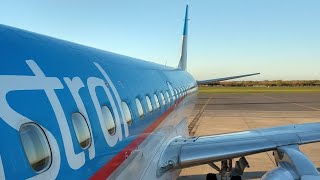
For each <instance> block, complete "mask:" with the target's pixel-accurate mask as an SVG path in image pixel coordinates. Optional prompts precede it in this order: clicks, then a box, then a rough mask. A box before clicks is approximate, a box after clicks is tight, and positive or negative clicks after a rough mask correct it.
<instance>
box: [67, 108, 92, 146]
mask: <svg viewBox="0 0 320 180" xmlns="http://www.w3.org/2000/svg"><path fill="white" fill-rule="evenodd" d="M71 118H72V124H73V127H74V131H75V132H76V136H77V139H78V143H79V144H80V146H81V147H82V148H83V149H87V148H88V147H89V146H90V144H91V135H90V130H89V127H88V124H87V121H86V119H85V118H84V117H83V115H82V114H80V113H73V114H72V117H71Z"/></svg>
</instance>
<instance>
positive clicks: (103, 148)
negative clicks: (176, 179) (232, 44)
mask: <svg viewBox="0 0 320 180" xmlns="http://www.w3.org/2000/svg"><path fill="white" fill-rule="evenodd" d="M0 50H1V51H0V60H1V66H0V129H1V131H0V135H1V140H2V145H1V148H0V179H62V178H63V179H68V178H70V179H89V178H91V179H107V178H109V179H114V178H119V179H125V178H129V179H156V178H164V179H166V178H168V177H170V178H172V177H173V176H176V175H177V174H178V172H175V171H173V172H170V173H167V174H166V175H164V176H161V177H158V176H157V172H156V170H157V168H156V167H157V163H158V160H159V157H160V153H161V150H162V149H163V148H164V147H165V146H166V145H167V144H168V143H169V141H170V140H171V139H172V138H173V137H176V136H186V135H187V120H186V117H188V115H189V113H190V112H191V110H192V108H193V106H194V101H195V98H196V92H197V83H196V81H195V80H194V78H193V77H192V76H191V75H190V74H189V73H188V72H186V71H183V70H181V69H176V68H170V67H167V66H163V65H158V64H155V63H151V62H147V61H141V60H138V59H134V58H130V57H127V56H121V55H118V54H114V53H110V52H106V51H102V50H98V49H94V48H90V47H86V46H82V45H78V44H74V43H70V42H67V41H63V40H58V39H54V38H50V37H47V36H43V35H39V34H35V33H30V32H27V31H23V30H19V29H15V28H11V27H7V26H3V25H1V26H0ZM168 84H170V85H168ZM167 92H168V95H169V97H168V96H167ZM162 95H163V96H164V102H163V101H162V97H161V96H162ZM155 96H156V97H157V98H155ZM146 98H149V99H150V100H151V106H152V110H150V107H149V106H148V100H147V99H146ZM136 99H139V100H140V101H141V105H142V109H143V116H141V112H139V108H138V107H137V104H136ZM169 101H170V102H169ZM123 102H124V103H126V104H127V105H128V107H129V111H130V114H131V119H132V121H131V122H130V123H128V122H127V120H126V118H127V114H128V112H127V111H126V110H124V109H123V106H122V103H123ZM157 104H159V105H160V106H158V105H157ZM102 107H108V109H109V110H110V112H111V114H112V117H113V122H114V125H115V129H114V132H113V133H111V134H110V133H109V132H108V129H107V128H106V126H108V124H106V122H105V120H104V118H105V117H104V115H105V114H104V112H103V111H102ZM75 113H79V114H81V115H82V117H83V118H84V119H85V122H86V125H87V126H86V128H88V130H87V132H89V135H88V136H89V139H88V145H87V146H86V147H83V146H82V145H83V144H79V137H80V138H81V135H80V136H79V134H77V133H78V132H77V130H78V129H79V127H77V125H75V124H74V123H73V120H72V117H73V115H74V114H75ZM30 124H31V125H32V126H36V127H38V129H39V128H40V132H41V133H43V134H44V137H45V141H47V144H48V147H46V146H44V145H42V144H41V143H40V145H38V144H36V143H37V140H36V139H33V141H30V142H34V143H33V144H30V143H29V144H28V143H26V142H24V141H25V139H26V138H28V137H34V135H33V136H28V137H27V136H25V135H24V134H21V133H22V131H23V133H28V131H25V130H24V129H26V128H25V127H27V125H30ZM80 129H81V128H80ZM84 131H86V130H84ZM42 141H43V140H42ZM42 141H39V142H42ZM42 143H43V142H42ZM44 143H46V142H44ZM26 148H33V150H34V152H38V151H39V153H38V154H37V153H33V154H32V153H29V154H28V152H29V150H28V149H26ZM36 148H40V149H39V150H37V149H36ZM48 148H49V149H48ZM43 149H45V150H46V151H47V152H48V155H47V156H48V157H47V156H46V158H45V161H46V163H47V165H46V166H43V167H42V166H40V165H39V163H43V161H41V162H40V161H39V162H36V163H38V164H37V165H34V166H32V164H31V163H32V161H35V159H36V158H37V156H39V154H44V153H42V151H43ZM44 152H45V151H44ZM40 159H41V158H40ZM36 163H35V164H36ZM35 168H36V169H35ZM37 168H38V169H37ZM41 168H43V169H41Z"/></svg>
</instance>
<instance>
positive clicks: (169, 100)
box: [166, 91, 171, 103]
mask: <svg viewBox="0 0 320 180" xmlns="http://www.w3.org/2000/svg"><path fill="white" fill-rule="evenodd" d="M166 96H167V100H168V102H169V103H170V102H171V99H170V96H169V93H168V91H166Z"/></svg>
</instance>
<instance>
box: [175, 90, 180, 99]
mask: <svg viewBox="0 0 320 180" xmlns="http://www.w3.org/2000/svg"><path fill="white" fill-rule="evenodd" d="M175 93H176V95H177V100H178V99H179V97H180V94H179V89H175Z"/></svg>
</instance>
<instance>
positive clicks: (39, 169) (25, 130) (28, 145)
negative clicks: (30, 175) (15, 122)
mask: <svg viewBox="0 0 320 180" xmlns="http://www.w3.org/2000/svg"><path fill="white" fill-rule="evenodd" d="M19 135H20V141H21V144H22V148H23V151H24V154H25V155H26V158H27V160H28V163H29V165H30V167H31V169H32V170H33V171H34V172H36V173H38V174H40V173H43V172H45V171H46V170H48V169H49V168H50V166H51V164H52V150H51V147H50V143H49V140H48V138H47V135H46V133H45V131H44V130H43V129H42V128H41V126H40V125H38V124H36V123H34V122H28V123H25V124H22V125H21V126H20V128H19ZM36 144H37V145H36ZM39 148H41V149H39ZM40 151H42V152H41V153H40ZM34 152H36V153H34ZM34 154H36V155H34ZM40 154H41V155H40ZM32 156H37V157H32ZM41 163H43V164H41Z"/></svg>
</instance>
